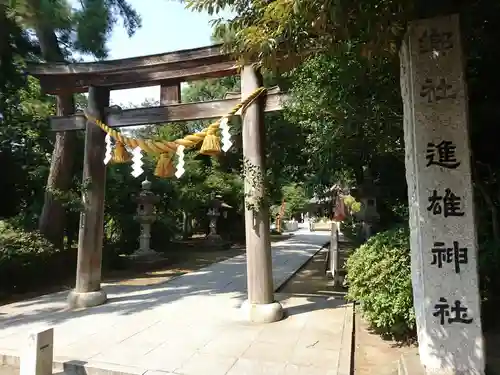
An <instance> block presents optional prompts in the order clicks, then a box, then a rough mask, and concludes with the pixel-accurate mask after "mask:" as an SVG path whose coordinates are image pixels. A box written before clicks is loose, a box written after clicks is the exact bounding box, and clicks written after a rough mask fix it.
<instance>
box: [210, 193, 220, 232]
mask: <svg viewBox="0 0 500 375" xmlns="http://www.w3.org/2000/svg"><path fill="white" fill-rule="evenodd" d="M221 198H222V197H221V196H220V195H216V196H215V199H214V200H213V201H212V204H211V207H210V208H209V209H208V212H207V216H208V218H209V220H210V224H209V228H210V232H209V233H208V237H209V238H211V239H219V238H220V236H219V235H218V234H217V220H218V219H219V216H220V215H221V207H222V200H221Z"/></svg>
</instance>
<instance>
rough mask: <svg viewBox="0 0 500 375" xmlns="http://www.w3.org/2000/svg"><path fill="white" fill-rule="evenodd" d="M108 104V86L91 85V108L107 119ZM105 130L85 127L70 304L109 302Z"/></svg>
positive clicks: (89, 125)
mask: <svg viewBox="0 0 500 375" xmlns="http://www.w3.org/2000/svg"><path fill="white" fill-rule="evenodd" d="M108 106H109V90H108V89H106V88H102V87H90V88H89V98H88V110H89V112H90V113H91V114H92V115H93V116H95V117H96V118H98V119H100V120H101V121H105V113H104V112H105V108H107V107H108ZM104 138H105V133H104V132H103V131H102V130H101V129H100V128H99V127H97V126H96V125H95V124H93V123H92V122H90V121H87V129H86V130H85V153H84V157H83V185H84V192H83V194H82V201H83V211H82V213H81V216H80V230H79V233H78V260H77V266H76V286H75V289H74V290H73V291H72V292H71V293H70V294H69V296H68V304H69V306H70V307H71V308H78V307H91V306H97V305H101V304H103V303H104V302H106V299H107V297H106V293H105V292H104V291H103V290H102V289H101V263H102V239H103V234H104V233H103V232H104V193H105V187H106V166H105V165H104V162H103V160H104V154H105V142H104Z"/></svg>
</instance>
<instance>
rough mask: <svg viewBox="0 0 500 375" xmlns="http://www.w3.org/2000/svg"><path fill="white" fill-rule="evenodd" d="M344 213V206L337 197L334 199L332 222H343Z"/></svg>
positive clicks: (341, 200)
mask: <svg viewBox="0 0 500 375" xmlns="http://www.w3.org/2000/svg"><path fill="white" fill-rule="evenodd" d="M346 216H347V215H346V213H345V204H344V200H343V199H342V198H341V197H340V196H337V198H336V199H335V210H334V212H333V220H334V221H343V220H344V219H345V218H346Z"/></svg>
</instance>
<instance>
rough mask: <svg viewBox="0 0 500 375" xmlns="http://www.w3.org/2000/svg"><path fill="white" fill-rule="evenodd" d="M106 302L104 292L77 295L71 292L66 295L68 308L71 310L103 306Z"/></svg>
mask: <svg viewBox="0 0 500 375" xmlns="http://www.w3.org/2000/svg"><path fill="white" fill-rule="evenodd" d="M107 300H108V296H107V295H106V292H105V291H104V290H102V289H101V290H98V291H97V292H87V293H79V292H76V291H74V290H72V291H71V292H70V293H69V295H68V306H69V307H70V308H71V309H78V308H85V307H93V306H99V305H102V304H104V303H105V302H106V301H107Z"/></svg>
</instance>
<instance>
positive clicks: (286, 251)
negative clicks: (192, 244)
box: [0, 231, 352, 375]
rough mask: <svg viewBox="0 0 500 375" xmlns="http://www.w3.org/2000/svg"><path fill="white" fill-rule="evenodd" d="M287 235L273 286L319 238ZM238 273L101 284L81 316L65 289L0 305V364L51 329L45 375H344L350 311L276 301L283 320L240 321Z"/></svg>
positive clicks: (225, 265) (314, 301)
mask: <svg viewBox="0 0 500 375" xmlns="http://www.w3.org/2000/svg"><path fill="white" fill-rule="evenodd" d="M296 233H297V234H296V235H295V236H293V237H292V238H289V239H287V240H285V241H282V242H277V243H275V244H273V252H272V256H273V276H274V282H275V288H278V287H279V286H280V285H281V284H282V283H283V282H285V281H286V280H287V279H288V278H289V277H290V276H292V275H293V274H294V273H295V272H296V271H297V270H298V269H299V268H300V267H301V266H302V265H303V264H304V263H305V262H306V261H307V260H309V258H310V257H311V256H313V255H314V253H316V252H317V251H318V249H319V248H320V246H321V245H323V243H324V242H326V241H327V240H328V237H327V236H325V235H322V234H316V233H314V234H307V233H304V231H299V232H296ZM245 271H246V265H245V256H244V255H240V256H237V257H234V258H231V259H228V260H226V261H223V262H220V263H217V264H213V265H211V266H209V267H206V268H203V269H201V270H199V271H196V272H193V273H189V274H185V275H182V276H179V277H177V278H175V279H172V280H170V281H168V282H166V283H163V284H159V285H153V286H147V287H144V286H131V285H116V284H108V285H105V286H104V287H105V289H106V291H107V293H108V295H109V297H110V300H109V302H108V303H107V304H106V305H103V306H98V307H95V308H91V309H86V310H73V311H69V310H67V309H66V296H67V292H61V293H56V294H51V295H47V296H42V297H39V298H35V299H32V300H29V301H23V302H17V303H13V304H10V305H6V306H3V307H0V353H1V354H0V365H1V364H7V365H11V366H16V365H18V357H17V356H18V355H19V352H20V350H21V348H22V347H23V346H24V344H25V342H26V338H27V336H28V334H29V333H31V332H33V331H38V330H42V329H44V328H48V327H54V354H55V361H56V362H57V363H56V366H55V368H54V369H55V370H56V371H59V372H64V373H67V374H70V373H71V374H81V373H82V366H84V367H85V369H84V370H83V371H84V372H85V373H86V374H87V375H97V374H99V375H102V374H104V373H106V374H113V375H119V374H131V375H139V374H140V375H143V374H146V373H147V374H149V375H159V374H160V372H161V374H165V373H173V374H184V375H191V374H192V375H205V374H207V375H217V374H222V375H239V374H252V375H258V374H273V375H279V374H307V375H314V374H316V373H318V374H324V375H347V374H348V372H344V371H343V370H342V371H341V368H342V363H344V362H345V360H344V359H342V358H341V354H342V353H343V352H344V351H345V350H344V349H343V348H344V347H346V345H348V346H349V348H350V339H351V334H352V306H351V305H349V304H345V303H344V301H343V300H342V299H336V298H334V297H299V296H291V295H281V294H278V295H277V298H278V299H279V300H281V301H282V304H283V306H284V307H285V309H286V313H287V318H286V319H284V320H283V321H280V322H276V323H272V324H264V325H257V324H250V323H248V322H246V321H242V320H241V315H240V314H239V309H238V307H239V306H240V305H241V303H242V302H243V301H244V299H245V298H246V272H245ZM349 316H351V320H350V318H349ZM349 322H350V323H349ZM346 332H348V333H349V332H350V333H349V334H347V335H346ZM346 340H348V341H349V343H347V342H345V341H346ZM344 354H345V353H344ZM344 356H345V355H344ZM348 357H350V350H349V353H348ZM16 361H17V362H16ZM343 361H344V362H343ZM349 363H350V358H349ZM344 367H345V366H344Z"/></svg>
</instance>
